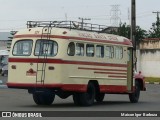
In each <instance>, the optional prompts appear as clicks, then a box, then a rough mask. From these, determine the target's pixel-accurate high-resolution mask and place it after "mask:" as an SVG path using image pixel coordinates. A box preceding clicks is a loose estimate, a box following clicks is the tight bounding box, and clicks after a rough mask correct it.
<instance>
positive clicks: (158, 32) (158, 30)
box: [148, 14, 160, 38]
mask: <svg viewBox="0 0 160 120" xmlns="http://www.w3.org/2000/svg"><path fill="white" fill-rule="evenodd" d="M150 29H151V30H149V36H148V37H149V38H160V18H159V15H158V14H157V21H156V22H155V23H152V28H150Z"/></svg>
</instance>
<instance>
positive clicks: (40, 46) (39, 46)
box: [35, 40, 58, 56]
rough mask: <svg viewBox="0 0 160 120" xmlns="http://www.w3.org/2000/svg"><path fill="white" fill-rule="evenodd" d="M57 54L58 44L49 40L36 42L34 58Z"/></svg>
mask: <svg viewBox="0 0 160 120" xmlns="http://www.w3.org/2000/svg"><path fill="white" fill-rule="evenodd" d="M57 52H58V44H57V42H55V41H51V40H37V42H36V48H35V55H36V56H44V55H47V56H56V55H57Z"/></svg>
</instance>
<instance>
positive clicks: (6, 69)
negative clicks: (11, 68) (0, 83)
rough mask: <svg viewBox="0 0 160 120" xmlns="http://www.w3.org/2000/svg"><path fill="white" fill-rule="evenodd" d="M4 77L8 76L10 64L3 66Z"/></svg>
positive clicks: (2, 73)
mask: <svg viewBox="0 0 160 120" xmlns="http://www.w3.org/2000/svg"><path fill="white" fill-rule="evenodd" d="M1 75H2V76H8V64H4V65H3V66H2V72H1Z"/></svg>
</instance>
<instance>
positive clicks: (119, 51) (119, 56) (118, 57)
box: [114, 46, 123, 60]
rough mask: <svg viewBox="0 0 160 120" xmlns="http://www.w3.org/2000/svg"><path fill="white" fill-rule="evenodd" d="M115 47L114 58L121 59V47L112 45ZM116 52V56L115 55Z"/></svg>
mask: <svg viewBox="0 0 160 120" xmlns="http://www.w3.org/2000/svg"><path fill="white" fill-rule="evenodd" d="M117 48H118V53H117ZM114 49H115V53H114V54H115V59H118V60H120V59H123V47H122V46H114ZM117 54H118V56H117Z"/></svg>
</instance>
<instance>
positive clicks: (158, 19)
mask: <svg viewBox="0 0 160 120" xmlns="http://www.w3.org/2000/svg"><path fill="white" fill-rule="evenodd" d="M152 13H154V14H157V27H158V28H159V25H160V23H159V21H160V18H159V14H160V12H159V11H157V12H152Z"/></svg>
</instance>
